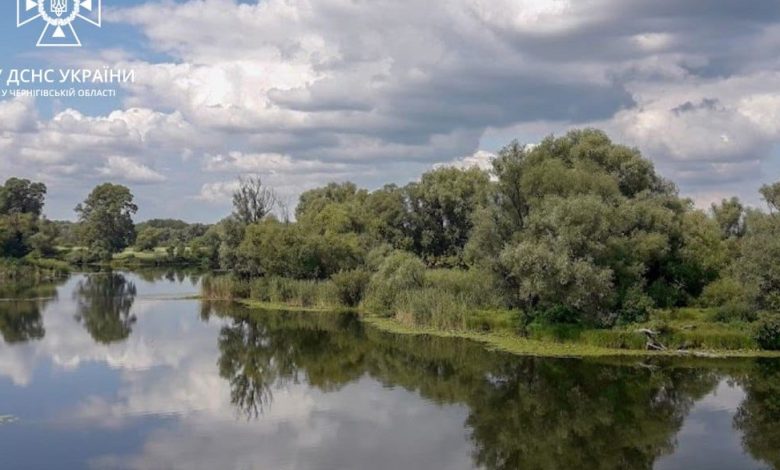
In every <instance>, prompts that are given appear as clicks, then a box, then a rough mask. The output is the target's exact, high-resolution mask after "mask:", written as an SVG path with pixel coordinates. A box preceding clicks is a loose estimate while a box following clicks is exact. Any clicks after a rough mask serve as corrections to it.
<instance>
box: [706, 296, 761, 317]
mask: <svg viewBox="0 0 780 470" xmlns="http://www.w3.org/2000/svg"><path fill="white" fill-rule="evenodd" d="M756 319H758V312H756V309H755V308H754V307H753V306H752V305H750V304H749V303H748V302H745V301H742V300H739V299H732V300H729V301H728V302H726V303H725V304H723V305H721V306H719V307H717V308H715V310H714V311H713V313H712V316H711V320H712V321H716V322H723V323H731V322H735V321H743V322H754V321H756Z"/></svg>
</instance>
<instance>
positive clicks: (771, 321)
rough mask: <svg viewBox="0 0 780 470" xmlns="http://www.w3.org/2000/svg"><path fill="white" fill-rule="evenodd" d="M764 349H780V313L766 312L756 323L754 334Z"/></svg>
mask: <svg viewBox="0 0 780 470" xmlns="http://www.w3.org/2000/svg"><path fill="white" fill-rule="evenodd" d="M754 338H755V340H756V343H758V345H759V346H760V347H761V348H762V349H769V350H771V351H778V350H780V314H777V313H773V314H764V315H762V316H761V318H760V319H759V320H758V323H757V324H756V331H755V336H754Z"/></svg>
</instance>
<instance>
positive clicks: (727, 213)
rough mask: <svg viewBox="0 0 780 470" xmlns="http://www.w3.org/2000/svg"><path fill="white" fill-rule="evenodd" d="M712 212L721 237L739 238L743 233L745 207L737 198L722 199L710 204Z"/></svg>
mask: <svg viewBox="0 0 780 470" xmlns="http://www.w3.org/2000/svg"><path fill="white" fill-rule="evenodd" d="M712 213H713V215H714V216H715V221H716V222H717V223H718V225H719V226H720V231H721V234H722V236H723V238H724V239H725V238H732V237H733V238H739V237H741V236H742V235H744V234H745V217H744V216H745V207H744V206H743V205H742V203H741V202H739V199H738V198H736V197H732V198H731V199H724V200H722V201H721V202H720V204H714V203H713V204H712Z"/></svg>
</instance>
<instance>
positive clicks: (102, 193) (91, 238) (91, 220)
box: [76, 183, 138, 258]
mask: <svg viewBox="0 0 780 470" xmlns="http://www.w3.org/2000/svg"><path fill="white" fill-rule="evenodd" d="M137 211H138V206H136V205H135V204H134V203H133V194H132V193H131V192H130V190H129V189H128V188H127V187H125V186H122V185H116V184H111V183H104V184H101V185H99V186H97V187H95V189H93V190H92V192H91V193H90V194H89V196H88V197H87V199H86V200H85V201H84V202H83V203H81V204H79V205H78V206H76V213H78V216H79V222H80V223H81V227H80V230H81V241H82V243H83V244H84V245H86V246H87V247H89V248H90V250H94V251H96V252H100V257H101V258H110V256H111V254H113V253H117V252H119V251H122V250H123V249H125V248H126V247H128V246H130V245H131V244H132V243H133V241H134V240H135V226H134V224H133V218H132V217H133V214H135V213H136V212H137Z"/></svg>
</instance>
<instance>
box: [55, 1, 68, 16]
mask: <svg viewBox="0 0 780 470" xmlns="http://www.w3.org/2000/svg"><path fill="white" fill-rule="evenodd" d="M67 10H68V2H67V1H66V0H51V12H52V13H54V14H55V15H57V18H59V17H61V16H62V14H63V13H65V12H66V11H67Z"/></svg>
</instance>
